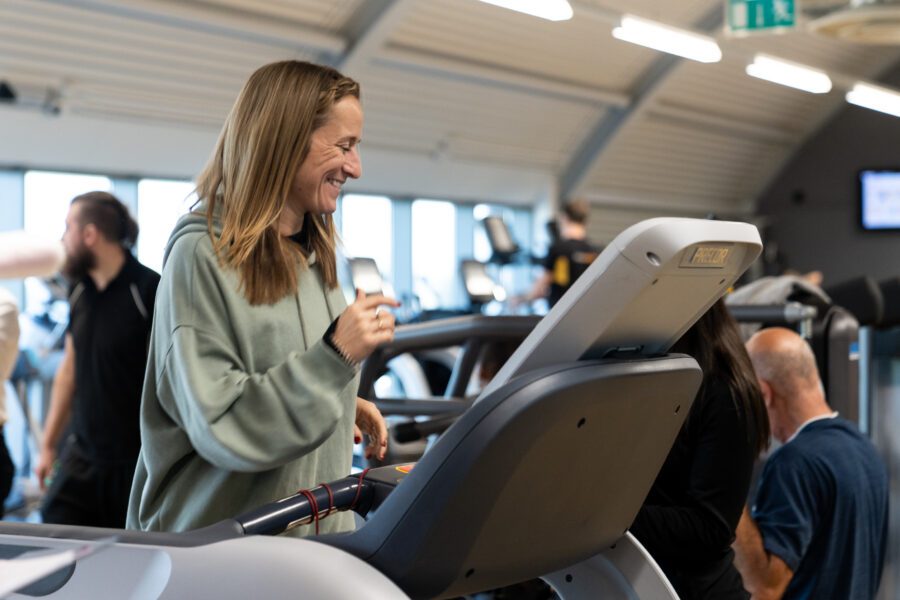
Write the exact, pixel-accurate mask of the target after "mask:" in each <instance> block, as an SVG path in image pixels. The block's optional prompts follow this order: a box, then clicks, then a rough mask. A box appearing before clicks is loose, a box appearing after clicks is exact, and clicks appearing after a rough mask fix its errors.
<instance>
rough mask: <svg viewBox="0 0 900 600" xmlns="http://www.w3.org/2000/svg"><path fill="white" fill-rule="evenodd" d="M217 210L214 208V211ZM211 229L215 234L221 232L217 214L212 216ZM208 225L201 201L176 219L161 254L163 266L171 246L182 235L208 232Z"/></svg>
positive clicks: (204, 204) (204, 206)
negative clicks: (164, 250)
mask: <svg viewBox="0 0 900 600" xmlns="http://www.w3.org/2000/svg"><path fill="white" fill-rule="evenodd" d="M218 212H219V211H218V210H216V213H218ZM213 231H214V232H216V234H217V235H218V234H220V233H222V223H221V222H220V221H219V219H218V218H217V216H214V217H213ZM208 232H209V229H208V225H207V222H206V203H205V202H204V203H201V204H199V205H198V206H197V208H196V209H195V210H192V211H191V212H189V213H188V214H186V215H184V216H182V217H181V218H180V219H178V222H177V223H175V229H173V230H172V235H170V236H169V242H168V243H167V244H166V252H165V254H164V255H163V266H165V265H166V261H168V260H169V253H170V252H171V251H172V246H174V245H175V242H177V241H178V240H179V239H180V238H181V237H182V236H185V235H187V234H189V233H208Z"/></svg>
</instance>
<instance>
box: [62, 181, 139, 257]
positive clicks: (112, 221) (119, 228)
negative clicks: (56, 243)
mask: <svg viewBox="0 0 900 600" xmlns="http://www.w3.org/2000/svg"><path fill="white" fill-rule="evenodd" d="M76 203H78V204H79V205H80V206H81V210H80V211H79V212H78V221H79V224H80V225H81V226H82V227H84V226H85V225H87V224H91V225H93V226H94V227H96V228H97V230H98V231H100V233H101V234H103V237H105V238H106V239H107V240H109V241H111V242H118V243H119V244H120V245H121V246H122V247H123V248H125V249H126V250H130V249H131V248H133V247H134V245H135V244H136V243H137V238H138V232H139V227H138V224H137V221H135V220H134V219H133V218H132V217H131V214H130V213H129V212H128V207H127V206H125V205H124V204H122V202H121V201H120V200H119V199H118V198H116V197H115V196H113V195H112V194H110V193H109V192H88V193H86V194H81V195H80V196H75V198H73V199H72V205H73V206H74V205H75V204H76Z"/></svg>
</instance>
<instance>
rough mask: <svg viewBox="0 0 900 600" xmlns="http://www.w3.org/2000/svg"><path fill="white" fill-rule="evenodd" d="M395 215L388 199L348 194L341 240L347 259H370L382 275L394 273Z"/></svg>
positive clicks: (342, 219) (343, 204)
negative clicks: (393, 223) (392, 244)
mask: <svg viewBox="0 0 900 600" xmlns="http://www.w3.org/2000/svg"><path fill="white" fill-rule="evenodd" d="M392 222H393V214H392V209H391V199H390V198H388V197H386V196H367V195H363V194H347V195H345V196H344V197H343V200H342V202H341V241H342V242H343V244H344V251H345V252H346V254H347V256H349V257H353V258H357V257H360V258H361V257H365V258H371V259H373V260H374V261H375V264H377V265H378V270H379V271H380V272H381V276H382V277H383V278H385V279H386V280H390V279H391V275H392V273H393V258H394V255H393V249H392V247H391V240H392V239H393V228H392Z"/></svg>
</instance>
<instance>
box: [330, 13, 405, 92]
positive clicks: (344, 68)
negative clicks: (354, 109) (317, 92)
mask: <svg viewBox="0 0 900 600" xmlns="http://www.w3.org/2000/svg"><path fill="white" fill-rule="evenodd" d="M414 6H415V1H414V0H367V1H366V2H364V3H363V4H362V5H361V6H360V8H359V9H358V10H356V11H355V12H354V13H353V16H352V17H351V18H350V20H349V21H348V22H347V25H346V27H345V28H344V31H343V33H344V37H345V38H346V39H348V40H350V43H349V45H350V47H349V48H348V49H347V51H346V52H345V53H344V55H343V56H341V57H340V59H339V60H338V61H337V63H336V64H335V67H337V68H338V69H339V70H340V71H341V72H343V73H346V74H348V75H352V76H354V77H358V76H359V75H360V74H361V73H363V72H364V71H365V69H366V67H368V66H369V61H370V60H371V59H372V57H373V56H375V55H376V54H377V53H378V51H379V50H381V49H382V48H383V47H384V46H385V45H386V44H387V41H388V39H389V38H390V35H391V34H392V33H393V32H394V30H395V29H396V28H397V25H398V24H399V23H400V22H401V21H402V20H403V19H404V18H405V17H406V15H408V14H409V12H410V11H411V9H412V8H413V7H414Z"/></svg>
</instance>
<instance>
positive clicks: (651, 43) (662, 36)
mask: <svg viewBox="0 0 900 600" xmlns="http://www.w3.org/2000/svg"><path fill="white" fill-rule="evenodd" d="M612 34H613V37H615V38H616V39H620V40H622V41H625V42H631V43H632V44H638V45H640V46H646V47H647V48H653V49H654V50H659V51H660V52H668V53H669V54H675V55H676V56H681V57H684V58H689V59H691V60H696V61H699V62H704V63H714V62H719V61H720V60H722V50H721V49H719V45H718V44H717V43H716V41H715V40H714V39H713V38H711V37H708V36H705V35H700V34H698V33H694V32H692V31H686V30H684V29H678V28H676V27H670V26H668V25H663V24H662V23H657V22H655V21H648V20H647V19H642V18H640V17H635V16H633V15H623V16H622V20H621V21H620V25H619V27H616V28H615V29H613V32H612Z"/></svg>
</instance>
